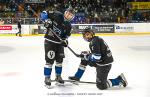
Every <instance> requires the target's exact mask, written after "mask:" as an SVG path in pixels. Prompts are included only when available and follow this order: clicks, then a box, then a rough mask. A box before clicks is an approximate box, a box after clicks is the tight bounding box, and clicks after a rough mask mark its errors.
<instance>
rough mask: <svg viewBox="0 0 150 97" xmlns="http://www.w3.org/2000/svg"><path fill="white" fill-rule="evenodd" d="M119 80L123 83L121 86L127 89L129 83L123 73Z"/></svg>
mask: <svg viewBox="0 0 150 97" xmlns="http://www.w3.org/2000/svg"><path fill="white" fill-rule="evenodd" d="M117 79H119V80H121V82H120V85H121V86H123V87H126V86H127V85H128V82H127V80H126V78H125V76H124V74H123V73H121V74H120V75H119V76H118V77H117Z"/></svg>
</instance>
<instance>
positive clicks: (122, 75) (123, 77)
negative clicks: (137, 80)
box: [121, 73, 128, 86]
mask: <svg viewBox="0 0 150 97" xmlns="http://www.w3.org/2000/svg"><path fill="white" fill-rule="evenodd" d="M121 77H122V79H123V80H124V81H125V83H126V86H127V85H128V82H127V80H126V78H125V76H124V74H123V73H121Z"/></svg>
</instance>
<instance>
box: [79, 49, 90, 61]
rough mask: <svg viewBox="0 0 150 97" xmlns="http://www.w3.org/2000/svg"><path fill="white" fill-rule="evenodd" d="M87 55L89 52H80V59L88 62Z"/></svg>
mask: <svg viewBox="0 0 150 97" xmlns="http://www.w3.org/2000/svg"><path fill="white" fill-rule="evenodd" d="M89 55H90V52H89V51H82V52H81V54H80V57H81V59H82V60H86V61H89Z"/></svg>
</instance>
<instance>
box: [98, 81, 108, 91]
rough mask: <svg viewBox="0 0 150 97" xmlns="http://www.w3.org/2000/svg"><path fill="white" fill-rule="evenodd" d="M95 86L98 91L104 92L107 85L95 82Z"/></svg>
mask: <svg viewBox="0 0 150 97" xmlns="http://www.w3.org/2000/svg"><path fill="white" fill-rule="evenodd" d="M96 86H97V88H98V89H100V90H105V89H107V84H106V83H105V82H97V83H96Z"/></svg>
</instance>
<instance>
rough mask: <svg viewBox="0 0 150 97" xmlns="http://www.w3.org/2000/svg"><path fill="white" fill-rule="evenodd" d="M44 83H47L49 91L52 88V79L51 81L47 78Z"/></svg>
mask: <svg viewBox="0 0 150 97" xmlns="http://www.w3.org/2000/svg"><path fill="white" fill-rule="evenodd" d="M44 83H45V87H47V88H48V89H50V88H51V79H50V77H45V81H44Z"/></svg>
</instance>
